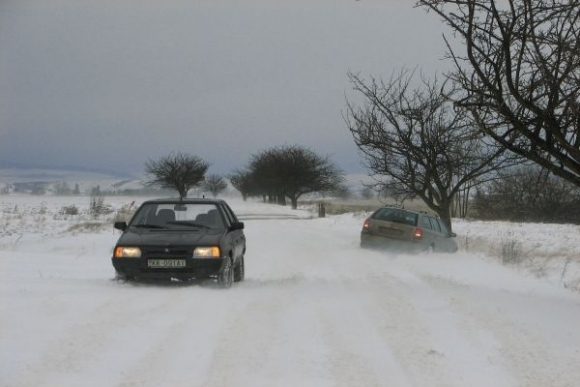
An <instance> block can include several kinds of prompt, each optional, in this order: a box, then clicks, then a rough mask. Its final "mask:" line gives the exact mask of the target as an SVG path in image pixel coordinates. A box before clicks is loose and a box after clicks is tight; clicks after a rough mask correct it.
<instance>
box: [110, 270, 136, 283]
mask: <svg viewBox="0 0 580 387" xmlns="http://www.w3.org/2000/svg"><path fill="white" fill-rule="evenodd" d="M134 280H135V276H133V275H125V274H122V273H119V272H117V273H115V281H122V282H129V281H134Z"/></svg>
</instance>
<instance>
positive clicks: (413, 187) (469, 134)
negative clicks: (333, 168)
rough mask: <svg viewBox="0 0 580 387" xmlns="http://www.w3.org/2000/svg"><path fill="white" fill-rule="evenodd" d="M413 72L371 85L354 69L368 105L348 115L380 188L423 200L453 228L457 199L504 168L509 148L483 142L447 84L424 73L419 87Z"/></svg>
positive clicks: (355, 81)
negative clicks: (451, 97) (451, 99)
mask: <svg viewBox="0 0 580 387" xmlns="http://www.w3.org/2000/svg"><path fill="white" fill-rule="evenodd" d="M413 75H414V74H413V73H409V72H408V71H405V70H403V71H402V72H401V73H400V74H399V75H397V76H392V77H391V79H390V80H389V82H387V83H384V82H382V81H381V82H379V81H376V80H375V79H372V81H371V82H369V83H368V84H367V83H365V81H363V80H362V79H361V78H359V77H358V76H356V75H353V74H350V75H349V77H350V80H351V83H352V85H353V88H354V90H356V91H358V92H360V93H361V94H362V95H363V97H364V101H365V102H364V103H365V105H364V107H363V108H357V107H356V106H354V105H353V104H351V103H349V105H348V115H347V116H346V117H345V119H346V122H347V124H348V127H349V129H350V131H351V133H352V135H353V137H354V140H355V143H356V145H357V147H358V148H359V150H360V151H361V153H362V155H363V157H364V160H365V163H366V166H367V167H368V169H369V171H370V172H371V173H372V176H373V177H374V178H375V179H376V181H377V186H378V187H377V188H380V189H381V190H384V189H386V190H387V192H388V194H389V195H390V196H392V197H394V198H395V199H397V200H399V201H404V200H405V199H412V198H416V197H418V198H420V199H421V200H423V201H424V202H425V204H426V205H427V206H428V207H429V208H430V209H431V210H433V211H435V212H436V213H437V214H438V215H439V216H440V217H441V219H442V220H443V221H444V222H445V224H446V225H447V226H448V228H449V229H450V230H451V211H452V209H453V204H454V203H453V201H454V198H455V197H456V195H457V194H458V193H459V192H460V191H462V190H465V189H468V188H469V187H471V186H474V185H477V184H479V183H481V182H482V181H483V179H484V177H485V176H486V175H488V174H489V173H490V172H492V171H494V170H495V169H497V168H499V167H500V166H501V164H502V163H504V162H505V160H504V159H503V158H502V157H501V156H502V154H503V153H504V150H503V149H498V148H493V147H491V146H487V145H486V144H485V143H484V142H483V140H482V136H481V135H480V134H479V132H478V131H476V130H474V128H473V126H472V123H471V122H470V120H469V119H468V117H467V116H466V115H465V112H464V111H463V110H460V109H459V110H458V109H454V107H453V104H452V103H450V102H449V101H448V99H447V98H446V96H445V95H446V94H447V93H450V92H451V91H449V90H447V91H446V90H445V87H446V86H445V84H439V82H438V81H437V79H435V80H433V81H429V80H426V79H424V78H421V83H420V84H419V85H418V86H417V88H415V89H412V87H411V81H412V79H413Z"/></svg>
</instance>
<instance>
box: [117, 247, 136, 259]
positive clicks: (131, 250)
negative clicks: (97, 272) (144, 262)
mask: <svg viewBox="0 0 580 387" xmlns="http://www.w3.org/2000/svg"><path fill="white" fill-rule="evenodd" d="M115 258H141V249H140V248H138V247H121V246H119V247H117V248H116V249H115Z"/></svg>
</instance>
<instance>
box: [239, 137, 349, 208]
mask: <svg viewBox="0 0 580 387" xmlns="http://www.w3.org/2000/svg"><path fill="white" fill-rule="evenodd" d="M248 169H249V172H250V176H251V181H252V183H253V184H254V187H255V188H254V192H259V193H261V194H263V195H267V196H270V197H274V198H276V200H277V201H278V202H279V203H281V204H284V203H285V199H286V197H287V198H289V199H290V202H291V205H292V208H294V209H296V208H297V207H298V199H299V198H300V197H301V196H302V195H305V194H309V193H313V192H332V191H334V190H336V189H338V188H340V186H341V184H342V182H343V181H344V176H343V172H342V171H341V170H340V169H339V168H338V167H336V165H334V163H332V162H331V161H330V160H329V158H328V157H323V156H320V155H318V154H316V152H314V151H313V150H311V149H308V148H304V147H301V146H297V145H290V146H282V147H275V148H270V149H267V150H265V151H262V152H260V153H258V154H255V155H253V156H252V157H251V161H250V165H249V168H248Z"/></svg>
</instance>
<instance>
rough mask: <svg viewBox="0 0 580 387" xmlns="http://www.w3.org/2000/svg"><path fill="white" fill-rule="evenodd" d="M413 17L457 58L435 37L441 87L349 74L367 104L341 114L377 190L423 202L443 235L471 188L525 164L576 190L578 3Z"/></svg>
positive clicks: (460, 4)
mask: <svg viewBox="0 0 580 387" xmlns="http://www.w3.org/2000/svg"><path fill="white" fill-rule="evenodd" d="M416 6H417V7H422V8H424V9H426V10H427V11H429V12H433V13H435V14H436V15H438V16H439V17H440V18H441V19H442V20H443V22H444V23H445V24H447V26H448V27H449V28H450V29H451V31H452V32H453V38H455V39H457V40H459V43H460V44H459V45H458V47H461V49H460V50H465V51H459V50H457V49H455V48H454V47H456V46H454V45H453V44H452V43H453V41H452V40H450V39H448V38H446V37H444V39H445V42H446V46H447V53H446V57H447V58H448V59H449V60H451V61H452V63H453V65H454V68H453V70H451V71H449V72H448V73H447V74H445V75H444V76H443V81H439V80H437V79H432V80H430V79H425V78H424V77H423V76H421V77H420V80H419V81H417V78H418V76H417V75H416V73H415V72H413V71H407V70H403V71H401V72H400V73H398V74H397V75H393V76H392V77H391V78H390V79H389V80H388V81H387V82H383V81H382V80H376V79H373V78H371V79H370V80H364V79H362V78H361V77H360V76H359V75H357V74H349V77H350V81H351V83H352V85H353V88H354V90H356V91H358V92H359V93H360V94H362V96H363V97H364V99H363V101H364V102H363V103H362V106H360V105H355V104H353V103H349V104H348V110H347V113H346V115H345V121H346V122H347V125H348V128H349V130H350V131H351V133H352V135H353V138H354V141H355V143H356V145H357V146H358V148H359V149H360V151H361V152H362V154H363V157H364V160H365V163H366V165H367V167H368V168H369V170H370V172H371V173H372V174H373V176H374V177H375V178H376V185H377V186H379V187H382V188H386V189H387V190H388V191H389V192H390V193H391V194H392V195H394V196H396V197H398V198H399V199H400V200H405V199H407V198H420V199H422V200H423V201H424V202H425V203H426V204H427V205H428V206H429V207H430V208H431V209H432V210H434V211H435V212H437V213H438V214H439V215H440V217H441V218H442V219H443V220H444V221H445V222H446V223H447V225H448V226H449V228H451V216H452V214H453V211H458V210H459V211H460V212H461V214H465V212H466V210H467V206H466V205H465V201H466V200H467V198H469V197H471V193H472V192H473V191H472V190H473V188H476V187H481V186H483V185H486V184H487V183H489V182H491V181H494V180H495V179H496V178H498V177H502V176H505V173H506V171H513V168H514V165H517V164H519V163H523V162H525V161H531V162H533V163H535V164H537V165H539V166H540V167H541V169H543V170H545V171H547V172H548V173H549V174H551V175H553V176H557V177H559V178H560V179H561V180H563V181H565V182H567V183H568V184H569V185H571V186H574V187H576V188H578V187H580V61H579V60H578V58H579V56H578V53H579V52H580V40H579V39H578V36H580V0H550V1H538V0H506V1H499V0H498V1H495V0H486V1H464V0H419V1H417V2H416ZM542 173H544V172H542ZM516 176H517V174H516ZM487 187H489V185H488V186H487ZM481 192H482V190H481V189H480V193H481ZM496 199H497V198H496Z"/></svg>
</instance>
